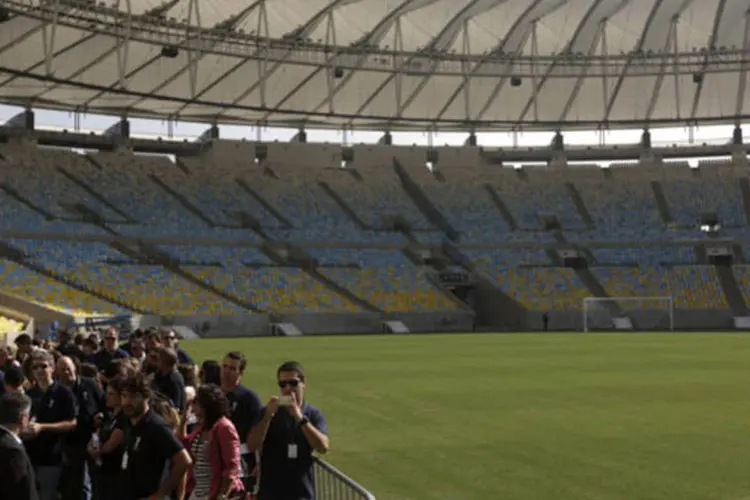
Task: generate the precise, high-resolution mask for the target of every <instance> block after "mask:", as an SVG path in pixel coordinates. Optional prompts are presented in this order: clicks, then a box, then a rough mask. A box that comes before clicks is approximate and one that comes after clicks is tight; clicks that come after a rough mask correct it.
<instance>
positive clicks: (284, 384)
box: [279, 378, 299, 389]
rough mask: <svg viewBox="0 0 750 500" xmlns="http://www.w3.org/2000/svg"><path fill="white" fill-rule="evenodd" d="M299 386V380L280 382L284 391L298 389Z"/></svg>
mask: <svg viewBox="0 0 750 500" xmlns="http://www.w3.org/2000/svg"><path fill="white" fill-rule="evenodd" d="M298 385H299V380H297V379H296V378H295V379H292V380H279V387H281V388H282V389H283V388H284V387H297V386H298Z"/></svg>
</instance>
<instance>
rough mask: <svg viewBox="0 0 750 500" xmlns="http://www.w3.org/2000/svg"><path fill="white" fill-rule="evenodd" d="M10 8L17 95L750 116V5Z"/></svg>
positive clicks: (276, 108) (354, 118)
mask: <svg viewBox="0 0 750 500" xmlns="http://www.w3.org/2000/svg"><path fill="white" fill-rule="evenodd" d="M0 8H4V9H6V13H7V14H9V16H7V17H9V19H7V20H5V21H4V22H0V102H5V103H12V104H21V105H31V106H35V107H52V108H59V109H70V110H79V111H82V112H98V113H105V114H114V115H127V116H141V117H153V118H170V119H180V120H186V121H201V122H203V121H205V122H215V123H248V124H267V125H278V126H302V125H305V124H306V125H308V126H311V127H313V126H314V127H321V126H322V127H332V128H372V129H394V130H397V129H422V130H423V129H426V128H438V129H442V130H452V129H455V130H468V129H476V130H481V129H511V128H516V129H518V128H522V129H531V128H543V129H555V128H581V127H589V128H593V127H598V126H604V127H607V126H611V127H618V126H640V125H645V124H648V123H653V124H657V123H662V124H663V123H668V122H675V123H692V122H708V121H715V122H735V121H740V120H741V119H747V118H748V117H750V99H748V98H746V87H747V69H748V68H749V67H750V24H748V19H750V16H749V15H748V2H747V0H256V1H250V0H170V1H166V2H158V1H156V0H107V1H106V2H98V3H95V2H93V1H90V0H45V1H43V2H40V1H39V0H0ZM2 17H3V16H2V12H0V21H2ZM165 48H166V49H167V50H165Z"/></svg>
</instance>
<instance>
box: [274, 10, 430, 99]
mask: <svg viewBox="0 0 750 500" xmlns="http://www.w3.org/2000/svg"><path fill="white" fill-rule="evenodd" d="M439 1H440V0H403V1H402V2H401V3H400V4H399V5H398V6H397V7H396V8H394V9H392V10H391V11H390V12H388V14H387V15H386V16H385V17H384V18H383V19H382V20H381V21H380V22H379V23H378V24H377V25H376V26H375V27H374V28H373V29H371V30H370V31H369V33H367V34H366V35H364V36H363V37H362V38H360V39H359V40H357V42H355V43H354V44H353V45H355V46H358V47H360V48H366V47H374V46H377V45H379V44H380V43H381V42H382V41H383V39H384V38H385V36H386V35H387V34H388V32H389V31H390V30H391V28H393V27H394V26H396V27H397V31H398V30H400V28H399V27H398V26H399V23H400V19H401V18H402V17H403V16H405V15H407V14H409V13H411V12H414V11H416V10H419V9H422V8H424V7H427V6H429V5H430V4H433V3H436V2H439ZM394 50H396V49H394ZM396 51H397V52H398V50H396ZM335 57H336V55H334V56H333V57H332V58H331V59H329V61H328V62H327V63H326V64H329V63H330V61H332V60H333V59H334V58H335ZM369 57H370V54H368V53H365V54H362V55H360V56H358V58H357V62H356V64H355V65H354V68H352V69H351V70H349V73H348V74H346V75H344V78H343V79H341V80H340V81H339V83H338V85H336V88H335V89H334V91H333V93H332V94H331V95H330V96H328V97H326V98H325V99H323V100H322V101H321V102H320V104H318V105H317V106H316V107H315V109H314V111H315V112H318V111H320V109H321V108H323V107H324V106H326V105H327V104H328V103H329V101H332V100H334V99H335V98H336V95H337V94H338V93H339V92H340V91H341V89H343V88H344V87H346V85H347V84H348V83H349V82H350V81H351V80H352V78H353V77H354V75H355V74H356V73H357V70H359V69H360V68H361V67H362V66H363V65H364V64H365V62H366V61H367V59H368V58H369ZM397 57H399V56H394V60H395V59H396V58H397ZM321 71H323V69H322V68H318V69H316V70H315V71H313V72H312V73H310V74H309V75H308V76H307V77H306V78H305V79H304V80H303V81H302V82H301V83H300V85H298V86H297V87H295V88H294V89H293V90H292V91H291V92H290V93H288V94H287V95H286V96H285V97H284V98H283V99H282V100H281V101H279V103H278V104H277V105H276V107H277V108H278V107H279V106H281V105H282V104H283V103H285V102H286V101H287V100H289V98H290V97H291V96H292V95H294V94H295V93H296V92H297V91H298V90H299V89H301V88H302V87H303V86H304V85H306V84H307V83H308V82H309V81H311V80H312V79H313V78H315V77H316V76H317V75H318V74H319V73H320V72H321Z"/></svg>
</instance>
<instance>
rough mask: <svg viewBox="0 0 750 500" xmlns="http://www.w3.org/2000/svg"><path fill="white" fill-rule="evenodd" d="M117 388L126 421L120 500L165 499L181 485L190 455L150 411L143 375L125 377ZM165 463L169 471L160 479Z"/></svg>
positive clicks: (148, 392) (146, 384)
mask: <svg viewBox="0 0 750 500" xmlns="http://www.w3.org/2000/svg"><path fill="white" fill-rule="evenodd" d="M120 387H121V401H122V411H123V413H124V414H125V416H127V417H128V420H129V426H128V431H127V433H126V436H125V446H124V451H123V456H122V461H121V468H122V479H123V482H124V487H125V488H124V489H125V496H124V500H141V499H144V498H166V497H167V496H168V495H170V493H171V492H172V491H174V490H175V489H176V488H177V487H178V486H179V485H180V484H183V482H184V479H185V474H186V473H187V471H188V468H189V467H190V465H191V464H192V460H191V459H190V455H189V454H188V452H187V451H186V450H185V449H184V448H183V446H182V443H180V441H179V440H178V439H177V438H176V437H175V435H174V433H173V432H172V429H171V428H170V427H169V426H168V425H167V424H166V422H164V420H163V419H162V418H161V417H159V416H158V415H157V414H156V413H155V412H154V411H153V410H152V409H151V407H150V405H149V402H148V400H149V396H150V392H151V391H150V389H149V386H148V380H147V379H146V377H145V375H144V374H142V373H137V374H134V375H131V376H129V377H128V378H127V379H125V380H124V381H123V382H122V385H121V386H120ZM167 464H169V466H170V470H169V473H168V474H167V477H166V479H164V480H163V479H162V477H163V475H164V471H165V468H166V467H167Z"/></svg>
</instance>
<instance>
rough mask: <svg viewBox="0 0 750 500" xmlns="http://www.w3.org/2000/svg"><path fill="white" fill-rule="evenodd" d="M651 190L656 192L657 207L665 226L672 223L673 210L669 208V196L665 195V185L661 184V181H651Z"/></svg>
mask: <svg viewBox="0 0 750 500" xmlns="http://www.w3.org/2000/svg"><path fill="white" fill-rule="evenodd" d="M651 191H652V192H653V193H654V199H655V200H656V208H657V209H658V210H659V216H660V217H661V220H662V222H663V223H664V225H665V226H666V225H667V224H670V223H672V221H673V219H672V212H670V210H669V204H668V203H667V197H666V196H665V195H664V187H663V186H662V185H661V182H659V181H651Z"/></svg>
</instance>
